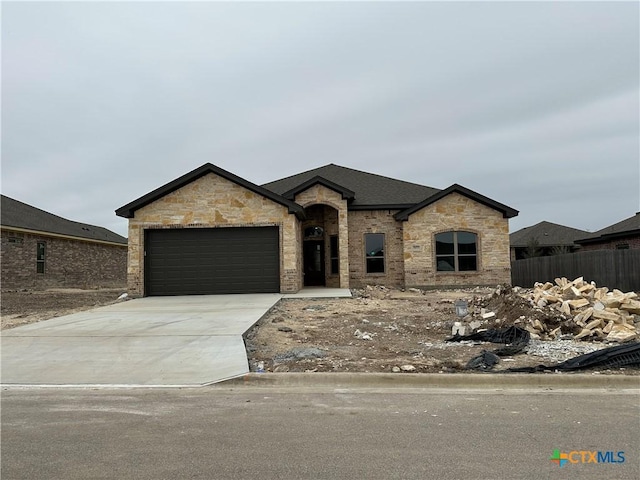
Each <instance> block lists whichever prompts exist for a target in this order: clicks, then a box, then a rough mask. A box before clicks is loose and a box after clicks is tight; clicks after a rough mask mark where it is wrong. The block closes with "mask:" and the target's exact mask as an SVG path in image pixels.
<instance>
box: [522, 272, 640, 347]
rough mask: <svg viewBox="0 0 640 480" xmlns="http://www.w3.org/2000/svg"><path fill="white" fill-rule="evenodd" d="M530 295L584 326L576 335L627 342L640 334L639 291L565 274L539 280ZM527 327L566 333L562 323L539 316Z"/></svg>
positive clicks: (544, 307) (534, 303)
mask: <svg viewBox="0 0 640 480" xmlns="http://www.w3.org/2000/svg"><path fill="white" fill-rule="evenodd" d="M527 299H528V300H529V303H530V304H531V306H532V307H533V308H534V309H539V310H547V311H548V310H551V311H555V312H557V314H558V315H559V316H560V317H561V319H562V320H570V321H572V322H573V323H574V324H575V326H577V327H579V328H580V331H579V332H578V333H577V334H576V335H575V337H574V338H575V339H597V340H606V341H610V342H627V341H630V340H634V339H636V338H637V337H638V331H637V328H636V323H637V322H638V321H639V320H640V317H634V315H640V301H639V300H638V294H636V293H635V292H628V293H624V292H621V291H620V290H617V289H613V291H609V289H608V288H607V287H600V288H598V287H597V286H596V284H595V282H586V281H585V280H584V279H583V278H582V277H579V278H576V279H575V280H573V281H569V280H568V279H567V278H565V277H562V278H556V279H555V284H554V283H551V282H546V283H536V284H535V285H534V289H533V292H532V293H531V294H529V295H528V297H527ZM525 328H526V329H527V330H528V331H529V332H530V333H531V334H533V335H537V336H539V337H545V336H546V337H547V338H550V339H555V338H559V337H560V336H561V335H562V334H563V333H566V332H563V331H562V327H561V326H560V327H554V328H549V325H545V324H544V323H542V322H540V321H536V320H533V321H529V322H528V325H526V326H525Z"/></svg>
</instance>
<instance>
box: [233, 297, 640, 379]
mask: <svg viewBox="0 0 640 480" xmlns="http://www.w3.org/2000/svg"><path fill="white" fill-rule="evenodd" d="M353 292H354V298H351V299H345V298H341V299H285V300H282V301H281V302H280V303H279V304H277V305H276V306H275V307H274V308H273V309H272V310H271V311H270V312H269V313H268V314H267V315H266V316H265V317H264V318H263V319H261V321H260V322H258V324H256V325H255V326H254V327H253V328H252V329H251V330H249V331H248V332H247V334H246V335H245V343H246V345H247V352H248V357H249V364H250V367H251V370H252V371H262V370H264V371H275V372H287V371H290V372H393V371H398V369H400V372H414V373H421V372H422V373H438V372H458V371H462V370H465V371H468V370H466V368H465V367H466V365H467V362H469V360H471V359H472V358H473V357H476V356H477V355H479V354H481V353H482V352H483V351H484V350H489V351H491V350H495V349H497V348H499V347H500V346H501V345H500V344H491V343H486V342H471V341H467V342H459V343H456V342H447V341H445V340H446V339H447V338H450V337H451V336H452V327H453V326H454V322H456V321H462V323H463V324H467V325H468V323H469V320H470V319H471V318H473V319H477V318H479V316H480V311H481V308H485V309H486V310H487V311H493V312H495V313H496V317H495V319H492V320H490V321H485V322H483V324H482V325H481V326H480V327H479V328H481V329H492V328H504V327H508V326H511V325H522V326H524V319H525V318H527V319H529V318H532V317H533V318H538V319H540V320H541V321H543V322H545V323H546V324H549V325H553V326H554V327H555V326H561V325H562V326H563V332H567V334H568V336H570V334H571V333H577V332H575V331H572V330H575V326H574V325H572V324H571V323H570V322H564V321H563V320H562V319H558V318H555V317H550V316H549V314H548V313H545V312H542V311H540V310H536V309H533V308H532V307H531V306H529V304H528V303H527V301H526V300H525V299H524V298H522V297H521V296H520V295H518V294H516V293H513V292H511V291H510V289H506V290H505V291H498V292H496V289H495V288H474V289H463V290H449V291H416V290H414V289H412V291H400V290H394V289H389V288H385V287H367V288H366V289H363V290H353ZM456 300H465V301H467V304H468V309H469V314H470V315H469V316H468V317H467V318H466V319H465V320H462V319H461V318H459V317H458V316H457V315H456V312H455V301H456ZM467 328H469V327H467ZM468 333H470V332H468ZM545 343H546V344H553V345H545ZM536 344H537V345H536V347H537V348H535V349H534V348H533V346H532V348H531V351H532V353H528V352H527V351H525V352H524V353H520V354H516V355H513V356H510V357H503V358H501V360H500V363H499V364H498V365H497V366H496V367H495V368H494V371H500V370H506V369H508V368H511V367H531V366H536V365H540V364H544V365H554V364H556V363H559V362H561V361H564V360H567V359H569V358H572V357H575V356H577V355H580V354H583V353H590V352H591V351H594V350H596V349H600V348H604V347H608V346H611V345H610V344H605V343H603V342H593V341H588V342H584V341H572V340H563V341H562V342H553V341H550V342H543V341H541V340H536ZM548 346H549V347H554V348H549V349H548V352H549V353H546V352H547V347H548ZM603 373H632V374H638V373H640V372H638V370H637V369H616V370H615V371H612V370H604V371H603Z"/></svg>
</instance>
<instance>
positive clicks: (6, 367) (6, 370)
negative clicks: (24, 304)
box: [1, 294, 282, 386]
mask: <svg viewBox="0 0 640 480" xmlns="http://www.w3.org/2000/svg"><path fill="white" fill-rule="evenodd" d="M280 298H282V295H280V294H255V295H198V296H184V297H146V298H140V299H135V300H130V301H127V302H123V303H119V304H114V305H109V306H106V307H101V308H97V309H94V310H89V311H86V312H81V313H76V314H72V315H66V316H63V317H58V318H55V319H51V320H47V321H43V322H39V323H34V324H31V325H25V326H23V327H17V328H13V329H10V330H5V331H4V332H2V339H1V346H2V352H1V359H2V369H1V374H2V375H1V381H2V384H5V385H6V384H13V385H18V384H19V385H145V386H151V385H184V386H195V385H202V384H208V383H213V382H217V381H221V380H225V379H229V378H233V377H237V376H239V375H243V374H246V373H248V371H249V370H248V363H247V357H246V351H245V345H244V341H243V340H242V334H243V333H244V332H245V331H246V330H248V329H249V328H250V327H251V326H252V325H253V324H254V323H256V322H257V321H258V320H259V319H260V318H261V317H262V316H263V315H264V314H265V313H266V312H267V311H269V309H270V308H271V307H273V306H274V305H275V304H276V303H277V302H278V301H279V300H280Z"/></svg>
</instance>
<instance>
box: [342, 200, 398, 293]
mask: <svg viewBox="0 0 640 480" xmlns="http://www.w3.org/2000/svg"><path fill="white" fill-rule="evenodd" d="M396 213H397V210H352V211H350V212H349V238H350V239H351V243H350V244H349V276H350V280H351V286H352V287H363V286H364V285H367V284H370V285H387V286H404V262H403V238H402V227H403V225H402V222H398V221H397V220H395V219H394V218H393V215H394V214H396ZM366 233H384V239H385V240H384V241H385V246H384V249H385V252H384V255H385V257H384V264H385V273H366V265H365V251H364V248H365V243H364V235H365V234H366Z"/></svg>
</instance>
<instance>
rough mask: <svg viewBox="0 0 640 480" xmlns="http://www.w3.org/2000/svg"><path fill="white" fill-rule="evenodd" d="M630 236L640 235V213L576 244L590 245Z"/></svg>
mask: <svg viewBox="0 0 640 480" xmlns="http://www.w3.org/2000/svg"><path fill="white" fill-rule="evenodd" d="M629 235H640V212H638V213H636V214H635V215H634V216H633V217H629V218H626V219H624V220H622V221H620V222H618V223H614V224H613V225H609V226H608V227H605V228H603V229H602V230H598V231H597V232H594V233H592V234H591V235H588V236H585V237H584V238H580V239H578V240H576V243H580V244H588V243H597V242H606V241H608V240H614V239H616V238H620V237H626V236H629Z"/></svg>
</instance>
